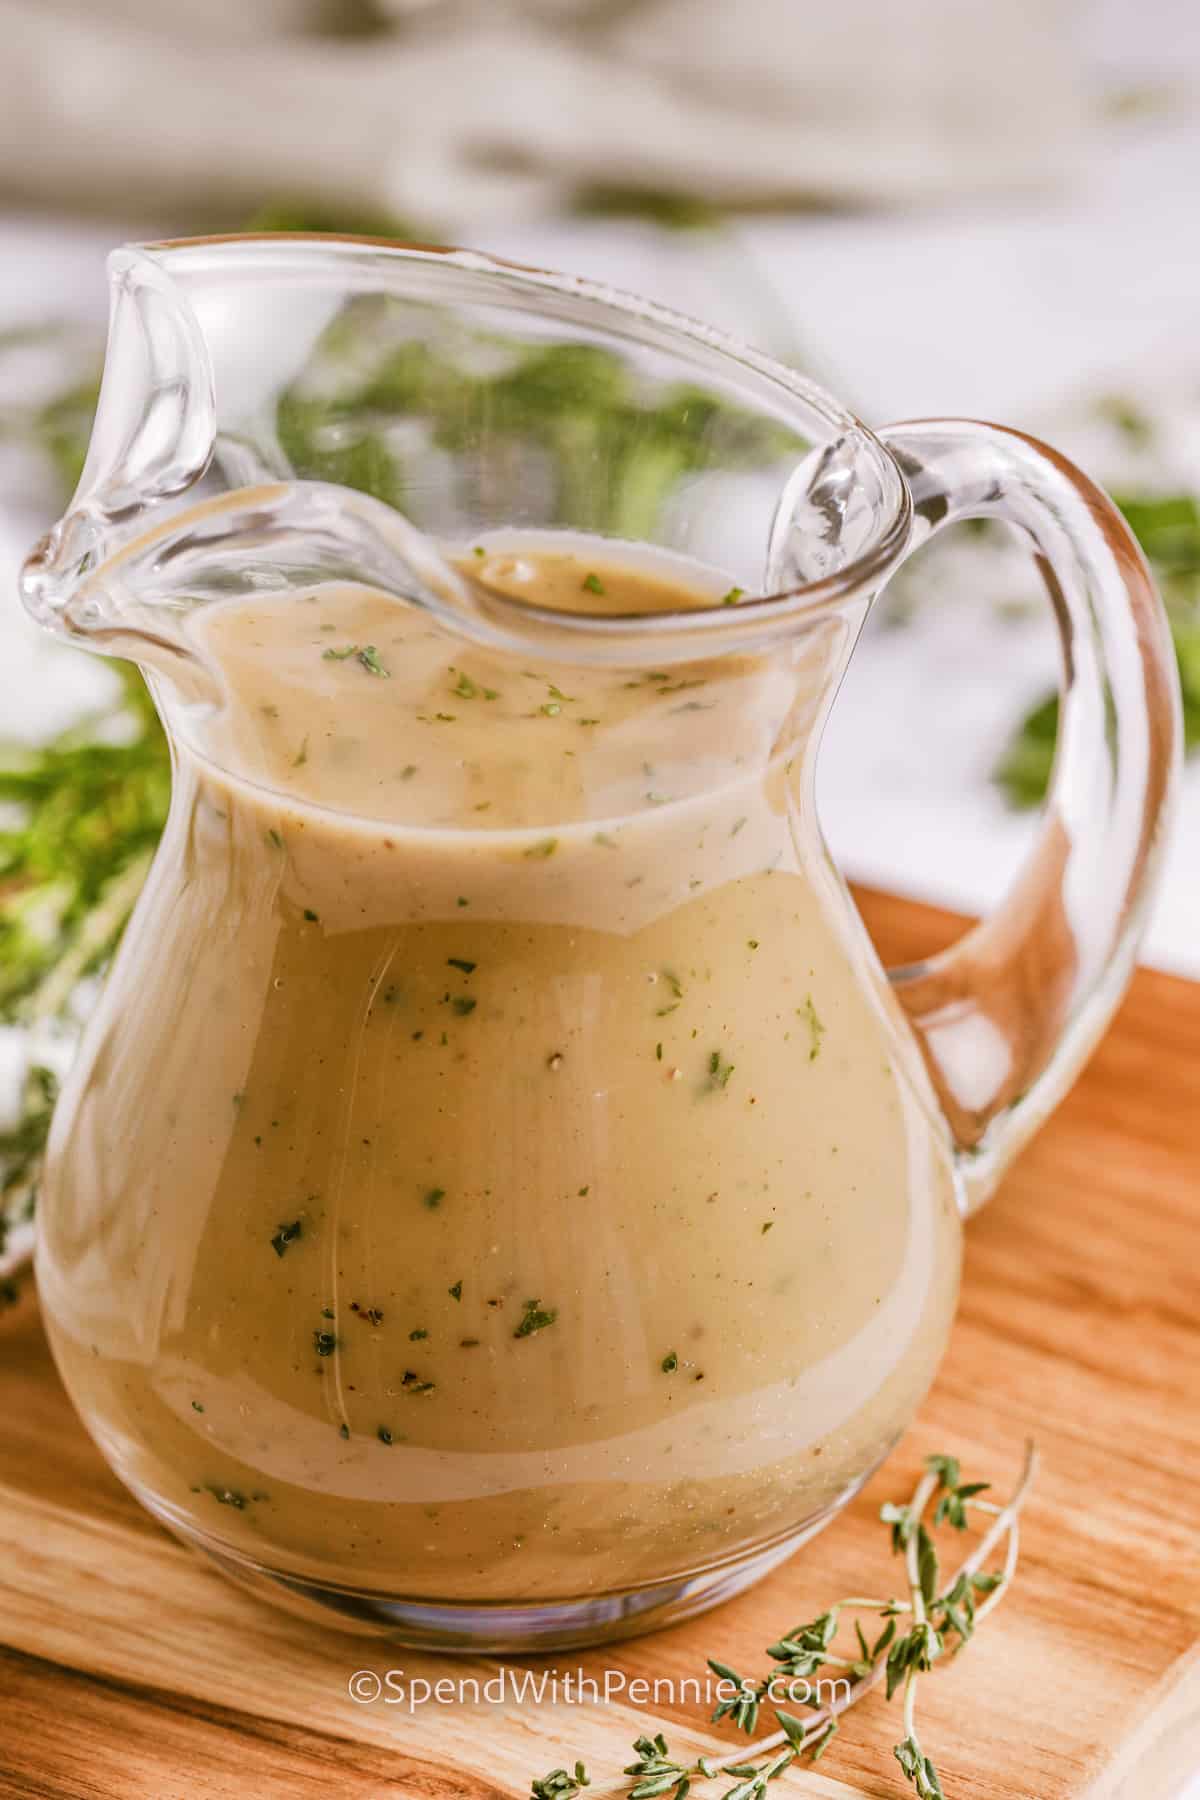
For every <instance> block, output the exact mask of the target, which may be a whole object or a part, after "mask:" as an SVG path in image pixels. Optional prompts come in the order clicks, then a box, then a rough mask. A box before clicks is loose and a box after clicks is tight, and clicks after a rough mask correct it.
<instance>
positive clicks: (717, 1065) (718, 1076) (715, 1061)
mask: <svg viewBox="0 0 1200 1800" xmlns="http://www.w3.org/2000/svg"><path fill="white" fill-rule="evenodd" d="M732 1074H733V1064H732V1063H731V1062H726V1061H725V1058H724V1057H723V1056H722V1055H721V1052H720V1051H719V1050H714V1051H713V1053H712V1055H711V1056H710V1057H709V1059H708V1078H709V1080H710V1082H711V1083H712V1085H713V1087H719V1088H724V1087H728V1086H729V1077H730V1076H731V1075H732Z"/></svg>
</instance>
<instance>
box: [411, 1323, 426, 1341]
mask: <svg viewBox="0 0 1200 1800" xmlns="http://www.w3.org/2000/svg"><path fill="white" fill-rule="evenodd" d="M428 1336H429V1333H428V1332H427V1331H426V1330H425V1327H424V1326H423V1325H418V1326H417V1328H416V1330H415V1331H410V1332H409V1334H408V1341H409V1343H410V1344H419V1343H420V1341H421V1339H422V1338H427V1337H428Z"/></svg>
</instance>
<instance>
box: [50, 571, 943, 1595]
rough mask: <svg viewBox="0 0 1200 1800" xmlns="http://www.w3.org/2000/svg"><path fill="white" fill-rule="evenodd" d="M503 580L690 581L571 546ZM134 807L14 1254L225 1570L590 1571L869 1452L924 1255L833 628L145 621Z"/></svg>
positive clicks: (495, 1590) (340, 608)
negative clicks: (555, 645)
mask: <svg viewBox="0 0 1200 1800" xmlns="http://www.w3.org/2000/svg"><path fill="white" fill-rule="evenodd" d="M471 572H472V573H473V574H476V575H477V576H478V578H479V579H480V580H482V581H483V582H484V583H485V584H490V585H492V586H494V587H495V588H497V589H498V590H500V591H508V592H528V593H529V594H530V596H531V597H533V598H536V599H537V601H538V602H539V603H540V604H543V605H546V604H548V605H553V606H560V607H570V606H575V607H579V608H581V609H582V610H588V611H602V610H606V609H609V608H611V610H613V611H622V610H630V611H647V612H653V611H655V610H662V609H663V608H664V607H667V606H670V607H680V606H687V605H703V604H714V603H720V601H721V599H722V597H723V596H722V594H721V592H720V585H719V583H717V582H716V581H715V579H714V580H713V581H711V582H708V583H705V584H700V583H699V582H694V583H693V584H692V585H690V586H681V585H680V577H679V574H678V572H677V571H673V570H670V569H664V567H663V565H661V564H657V565H656V564H654V563H652V562H647V560H646V557H645V554H644V553H642V554H641V556H640V559H638V560H632V559H625V560H621V559H619V558H618V557H617V555H616V553H615V552H614V550H613V549H612V548H611V547H609V548H607V549H605V550H604V551H601V550H600V549H599V548H596V549H593V550H588V551H587V552H586V553H585V554H581V553H579V552H564V551H561V550H552V549H548V548H545V547H544V546H543V547H541V548H539V547H538V546H537V545H531V546H527V547H525V548H522V549H521V550H520V551H519V552H518V551H515V550H513V549H512V548H511V547H509V548H506V549H503V550H495V551H493V550H490V549H488V548H487V547H485V548H484V554H483V555H482V556H481V557H479V558H478V559H476V561H475V562H474V563H473V564H472V565H471ZM193 628H194V631H195V636H196V641H197V644H198V645H199V647H200V648H201V649H202V651H203V653H204V654H205V655H206V656H207V657H208V658H209V659H210V661H211V662H212V663H213V664H214V665H215V666H216V667H217V668H218V669H219V671H220V673H221V678H222V681H223V683H224V685H225V690H226V693H227V696H228V703H227V705H226V706H225V707H224V708H223V709H221V710H219V711H218V712H217V713H215V714H213V715H212V716H210V717H208V718H204V719H200V720H193V721H191V722H190V723H189V724H188V726H187V728H186V741H185V742H184V744H183V745H182V748H181V749H180V754H179V761H178V768H177V782H176V794H175V799H174V803H173V810H172V817H171V822H170V824H169V827H168V835H167V839H166V841H165V843H164V848H163V851H162V853H161V854H160V858H159V861H158V863H157V864H156V868H155V872H154V875H153V877H152V879H151V883H150V885H149V887H148V889H147V892H146V894H145V896H144V898H143V901H142V903H141V906H140V909H139V914H138V918H137V921H136V923H135V926H134V927H133V928H131V932H130V935H129V939H128V941H127V943H126V945H125V946H124V948H123V950H122V954H121V956H120V958H119V960H118V965H117V967H116V969H115V970H114V973H113V976H112V978H111V979H110V983H109V986H108V989H107V991H106V995H105V999H104V1002H103V1004H102V1008H101V1012H100V1015H99V1017H98V1019H97V1021H96V1022H95V1024H94V1026H93V1029H92V1031H91V1033H90V1034H89V1038H88V1046H87V1050H86V1052H85V1056H84V1059H83V1064H82V1067H81V1072H80V1074H79V1075H78V1077H77V1078H76V1080H75V1081H74V1082H73V1084H72V1088H71V1091H70V1093H69V1095H68V1098H67V1103H66V1104H65V1105H64V1107H63V1108H62V1109H60V1118H59V1120H58V1122H57V1124H56V1130H55V1136H54V1142H53V1144H52V1148H51V1160H50V1168H49V1174H48V1190H47V1201H46V1204H45V1207H44V1211H43V1242H42V1250H41V1281H42V1289H43V1294H44V1296H45V1299H46V1304H47V1310H48V1312H49V1316H50V1320H51V1327H52V1331H53V1335H54V1340H55V1347H56V1351H57V1353H58V1355H59V1358H60V1361H61V1364H62V1366H63V1369H64V1373H65V1374H66V1377H67V1379H68V1382H69V1385H70V1387H71V1389H72V1392H73V1394H74V1396H75V1398H76V1401H77V1403H78V1404H79V1405H80V1408H81V1410H82V1411H83V1413H84V1415H85V1417H86V1418H88V1420H89V1422H90V1423H91V1425H92V1429H93V1430H94V1431H95V1432H96V1434H97V1435H98V1437H99V1438H100V1441H101V1442H102V1444H103V1446H104V1447H105V1449H106V1450H107V1452H108V1454H109V1455H110V1457H111V1458H112V1460H113V1461H114V1462H115V1464H116V1465H117V1467H118V1468H119V1469H120V1471H121V1473H122V1474H123V1475H124V1476H125V1477H126V1479H127V1480H129V1481H130V1482H131V1484H132V1485H133V1486H134V1487H135V1489H136V1490H137V1491H138V1492H139V1493H140V1494H141V1495H142V1496H143V1498H147V1499H148V1500H149V1501H150V1503H151V1504H152V1505H154V1506H156V1507H157V1509H158V1510H159V1511H160V1512H161V1513H163V1514H164V1515H165V1516H167V1517H168V1518H169V1519H171V1520H172V1521H174V1522H176V1523H178V1524H180V1525H181V1526H182V1527H184V1528H185V1529H191V1530H194V1531H196V1532H198V1533H200V1534H201V1535H202V1536H204V1537H205V1538H207V1539H209V1540H214V1539H215V1540H218V1541H222V1542H226V1543H230V1544H232V1545H234V1546H235V1547H236V1549H237V1551H238V1552H239V1553H240V1554H243V1555H245V1556H248V1557H250V1558H253V1559H254V1560H256V1561H258V1562H261V1563H264V1564H266V1565H268V1566H269V1567H272V1568H275V1569H281V1570H285V1571H292V1572H294V1573H298V1574H303V1575H306V1576H309V1577H312V1578H317V1579H322V1580H328V1581H330V1582H337V1583H341V1584H346V1585H350V1586H358V1587H364V1588H370V1589H372V1590H375V1591H389V1592H392V1593H395V1594H399V1595H405V1596H428V1597H430V1598H440V1599H444V1600H453V1599H464V1600H470V1599H483V1598H493V1599H530V1598H538V1597H546V1598H550V1597H562V1598H565V1597H569V1596H573V1595H579V1594H584V1593H588V1592H600V1591H614V1590H620V1589H622V1588H627V1587H630V1586H633V1585H636V1584H637V1583H638V1582H644V1581H649V1580H652V1579H656V1578H658V1577H660V1576H662V1575H664V1574H666V1573H669V1572H674V1571H677V1570H681V1569H684V1568H690V1567H696V1568H700V1567H704V1566H706V1565H709V1564H711V1563H713V1562H715V1561H717V1560H719V1559H720V1558H722V1557H724V1556H729V1555H731V1554H734V1553H737V1552H739V1551H741V1550H743V1549H745V1548H746V1547H748V1546H751V1545H754V1544H758V1543H764V1542H766V1541H768V1540H770V1539H771V1538H772V1537H774V1536H778V1535H779V1534H781V1533H784V1532H786V1531H789V1530H792V1529H794V1528H795V1527H796V1526H798V1525H799V1524H800V1523H802V1521H803V1520H805V1519H806V1518H808V1517H809V1516H811V1515H812V1514H814V1513H815V1512H816V1511H818V1510H819V1509H820V1508H821V1507H823V1506H825V1505H827V1504H828V1503H829V1502H830V1501H831V1500H833V1499H835V1498H836V1497H837V1496H838V1495H839V1494H840V1493H841V1492H842V1491H844V1489H845V1488H846V1486H847V1484H849V1483H851V1482H852V1481H854V1480H855V1479H857V1478H858V1477H859V1476H861V1475H862V1474H863V1473H864V1472H865V1471H866V1470H867V1469H868V1468H869V1467H870V1466H871V1465H872V1464H873V1462H874V1461H875V1460H877V1459H878V1458H879V1457H880V1456H881V1455H882V1454H883V1453H884V1452H885V1451H886V1449H887V1448H888V1446H889V1445H890V1443H891V1442H892V1440H893V1439H894V1437H895V1436H896V1435H897V1433H898V1431H899V1430H900V1429H902V1427H903V1425H904V1424H905V1423H906V1421H907V1419H908V1417H909V1415H910V1413H911V1411H912V1409H913V1408H914V1406H915V1405H916V1403H917V1402H918V1400H919V1398H920V1396H921V1394H922V1393H923V1392H924V1389H925V1387H926V1386H927V1385H928V1382H929V1380H930V1379H931V1377H932V1374H933V1371H934V1369H935V1367H936V1364H937V1361H938V1358H939V1356H940V1353H941V1350H942V1347H943V1343H944V1339H945V1335H946V1332H947V1329H948V1326H949V1321H950V1316H951V1312H952V1308H953V1303H954V1297H955V1292H956V1285H957V1272H958V1242H959V1226H958V1216H957V1210H956V1202H955V1192H954V1183H953V1178H952V1176H951V1173H950V1169H949V1163H948V1158H947V1154H946V1151H945V1147H944V1141H943V1138H942V1135H941V1132H940V1130H939V1129H938V1128H937V1127H935V1125H934V1124H933V1123H932V1122H931V1113H930V1108H929V1104H928V1101H927V1098H926V1095H925V1093H924V1090H923V1087H922V1083H921V1078H920V1075H919V1073H918V1072H917V1070H916V1068H915V1062H916V1058H915V1052H914V1051H913V1048H912V1046H911V1044H910V1043H909V1041H908V1040H907V1037H906V1036H905V1035H904V1028H903V1026H902V1025H901V1024H899V1023H898V1022H897V1018H896V1014H895V1012H894V1009H893V1006H892V1002H891V1000H890V996H889V995H888V993H887V990H886V984H885V983H884V981H883V979H882V977H881V976H880V975H879V972H878V969H877V967H876V965H875V964H874V962H873V959H872V958H871V957H870V956H869V954H868V953H867V951H866V950H865V947H864V946H862V944H861V942H860V941H859V940H858V939H857V938H856V937H855V936H854V935H853V934H852V932H851V928H850V923H849V920H848V917H847V903H846V901H845V899H844V896H843V894H842V892H841V890H840V888H839V887H838V885H837V883H836V878H835V877H834V876H833V875H832V873H831V871H830V870H829V869H828V866H827V863H826V861H825V858H824V853H823V851H822V849H821V846H820V843H819V838H818V834H817V830H816V825H815V821H814V819H813V816H812V808H811V795H810V781H809V775H810V748H811V744H810V737H811V733H812V730H813V725H814V721H815V719H816V717H817V714H818V711H819V707H820V704H821V696H822V695H823V693H824V692H825V690H826V687H827V685H828V680H829V666H830V657H831V656H834V655H835V654H836V647H835V646H829V645H823V644H821V643H820V642H818V643H817V644H816V645H815V646H812V647H810V648H809V649H807V650H801V651H800V652H798V653H796V654H795V655H793V656H791V657H789V658H788V659H786V660H782V659H781V660H775V661H768V660H766V659H762V658H748V657H740V658H739V657H728V658H722V659H720V660H714V661H712V662H709V663H705V664H691V665H688V666H687V667H686V668H682V669H681V668H679V667H678V666H673V667H664V668H656V667H654V666H653V665H648V666H647V667H646V668H645V669H644V670H637V671H630V670H586V669H580V668H564V667H562V666H552V665H549V664H547V663H545V662H543V661H538V660H535V661H532V662H530V663H529V664H528V665H527V666H526V665H524V664H522V663H521V662H520V661H519V660H518V659H515V658H512V657H501V656H498V655H493V654H491V653H485V652H483V651H480V650H479V649H477V648H475V647H471V646H467V645H465V644H463V643H461V642H460V641H458V640H457V639H454V638H452V637H450V636H449V635H448V634H447V633H446V632H445V631H444V630H443V629H442V628H441V627H439V626H437V625H435V624H434V623H433V622H432V621H431V620H430V619H429V618H428V617H427V616H425V615H422V614H421V613H419V612H417V611H415V610H414V609H411V608H407V607H404V606H402V605H399V604H397V603H396V602H395V601H393V600H391V599H389V598H387V597H386V596H383V595H380V594H376V593H372V592H370V591H368V590H365V589H362V588H353V587H344V588H338V587H324V588H321V589H319V590H316V591H315V592H313V593H312V594H310V595H297V594H288V595H268V596H258V597H255V598H253V599H248V600H239V601H231V602H222V603H220V604H218V605H215V606H210V607H208V608H205V609H203V610H201V611H199V612H198V613H197V614H196V615H195V616H194V620H193Z"/></svg>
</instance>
